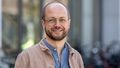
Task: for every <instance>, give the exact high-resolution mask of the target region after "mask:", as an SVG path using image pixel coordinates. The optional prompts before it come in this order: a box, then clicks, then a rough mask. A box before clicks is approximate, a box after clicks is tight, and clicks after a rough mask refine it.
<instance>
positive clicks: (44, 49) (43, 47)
mask: <svg viewBox="0 0 120 68" xmlns="http://www.w3.org/2000/svg"><path fill="white" fill-rule="evenodd" d="M44 39H45V38H43V39H42V40H41V41H40V42H39V45H40V48H41V50H42V51H48V50H49V48H48V47H47V46H46V45H45V43H44V42H43V40H44ZM65 43H66V44H67V45H68V48H69V52H70V54H74V53H75V51H74V49H73V48H72V47H71V46H70V44H69V43H68V42H65Z"/></svg>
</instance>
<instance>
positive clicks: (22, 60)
mask: <svg viewBox="0 0 120 68" xmlns="http://www.w3.org/2000/svg"><path fill="white" fill-rule="evenodd" d="M27 66H28V56H27V53H25V52H22V53H20V54H19V55H18V57H17V59H16V62H15V67H14V68H29V67H27Z"/></svg>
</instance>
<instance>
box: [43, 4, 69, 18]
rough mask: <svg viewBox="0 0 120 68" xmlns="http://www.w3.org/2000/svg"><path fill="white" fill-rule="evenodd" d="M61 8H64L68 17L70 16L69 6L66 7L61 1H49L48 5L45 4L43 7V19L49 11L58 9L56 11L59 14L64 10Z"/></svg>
mask: <svg viewBox="0 0 120 68" xmlns="http://www.w3.org/2000/svg"><path fill="white" fill-rule="evenodd" d="M61 10H62V11H63V12H64V13H66V14H67V15H66V16H67V17H68V18H70V14H69V11H68V9H67V7H66V6H65V5H64V4H62V3H60V2H51V3H48V4H47V5H45V6H44V7H43V9H42V19H43V20H44V19H45V17H46V15H47V13H48V12H49V13H50V11H56V12H58V14H59V13H61V12H62V11H61ZM59 11H61V12H59Z"/></svg>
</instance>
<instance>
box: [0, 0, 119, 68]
mask: <svg viewBox="0 0 120 68" xmlns="http://www.w3.org/2000/svg"><path fill="white" fill-rule="evenodd" d="M51 1H53V0H0V68H14V63H15V60H16V57H17V55H18V54H19V53H20V52H21V51H22V50H24V49H26V48H28V47H30V46H32V45H34V44H36V43H38V42H39V41H40V39H42V35H43V33H42V26H41V21H40V19H41V18H40V17H41V8H42V6H44V5H45V4H47V3H49V2H51ZM59 1H61V2H62V3H64V4H65V5H67V6H68V8H69V10H70V14H71V19H72V21H71V22H72V23H71V29H70V32H69V43H70V44H71V46H72V47H74V48H75V49H77V50H78V51H79V52H80V53H81V55H82V58H83V61H84V64H85V68H120V0H59Z"/></svg>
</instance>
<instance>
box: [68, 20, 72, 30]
mask: <svg viewBox="0 0 120 68" xmlns="http://www.w3.org/2000/svg"><path fill="white" fill-rule="evenodd" d="M68 23H69V28H70V24H71V19H69V21H68Z"/></svg>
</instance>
